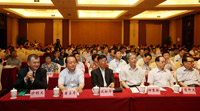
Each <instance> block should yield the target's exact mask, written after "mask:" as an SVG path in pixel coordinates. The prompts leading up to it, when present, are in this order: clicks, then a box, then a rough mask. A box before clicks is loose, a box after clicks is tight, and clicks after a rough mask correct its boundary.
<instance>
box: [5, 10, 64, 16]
mask: <svg viewBox="0 0 200 111" xmlns="http://www.w3.org/2000/svg"><path fill="white" fill-rule="evenodd" d="M5 10H7V11H10V12H12V13H15V14H17V15H20V16H22V17H25V18H49V17H54V18H63V16H62V15H61V14H60V12H59V11H58V10H57V9H17V8H5Z"/></svg>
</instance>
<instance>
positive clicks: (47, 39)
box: [19, 19, 53, 45]
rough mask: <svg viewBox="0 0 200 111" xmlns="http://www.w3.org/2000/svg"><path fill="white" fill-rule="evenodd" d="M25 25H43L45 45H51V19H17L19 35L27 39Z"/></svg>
mask: <svg viewBox="0 0 200 111" xmlns="http://www.w3.org/2000/svg"><path fill="white" fill-rule="evenodd" d="M27 23H45V39H44V40H45V43H44V45H46V44H48V43H53V20H52V19H19V35H20V36H22V37H25V38H27Z"/></svg>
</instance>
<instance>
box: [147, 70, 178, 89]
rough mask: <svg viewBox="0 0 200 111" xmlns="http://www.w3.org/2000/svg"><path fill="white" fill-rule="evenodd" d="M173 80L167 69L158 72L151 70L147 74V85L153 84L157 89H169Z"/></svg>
mask: <svg viewBox="0 0 200 111" xmlns="http://www.w3.org/2000/svg"><path fill="white" fill-rule="evenodd" d="M174 82H175V79H174V77H173V75H172V74H171V72H170V71H169V70H168V69H164V70H162V71H160V70H159V69H158V68H154V69H152V70H151V71H150V72H149V74H148V83H153V84H154V85H156V86H159V87H170V84H171V83H174Z"/></svg>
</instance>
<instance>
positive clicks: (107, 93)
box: [100, 87, 113, 96]
mask: <svg viewBox="0 0 200 111" xmlns="http://www.w3.org/2000/svg"><path fill="white" fill-rule="evenodd" d="M100 96H113V88H104V87H102V88H100Z"/></svg>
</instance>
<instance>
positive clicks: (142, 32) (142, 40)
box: [139, 20, 169, 45]
mask: <svg viewBox="0 0 200 111" xmlns="http://www.w3.org/2000/svg"><path fill="white" fill-rule="evenodd" d="M146 24H161V25H162V39H161V40H163V39H164V38H166V37H169V21H168V20H140V21H139V45H140V44H142V45H145V44H146Z"/></svg>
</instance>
